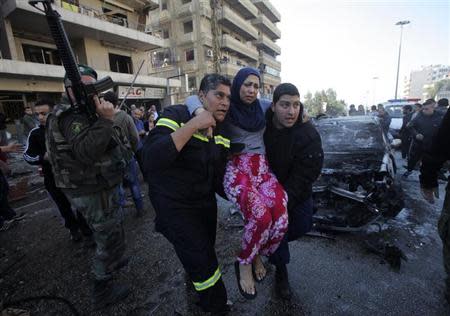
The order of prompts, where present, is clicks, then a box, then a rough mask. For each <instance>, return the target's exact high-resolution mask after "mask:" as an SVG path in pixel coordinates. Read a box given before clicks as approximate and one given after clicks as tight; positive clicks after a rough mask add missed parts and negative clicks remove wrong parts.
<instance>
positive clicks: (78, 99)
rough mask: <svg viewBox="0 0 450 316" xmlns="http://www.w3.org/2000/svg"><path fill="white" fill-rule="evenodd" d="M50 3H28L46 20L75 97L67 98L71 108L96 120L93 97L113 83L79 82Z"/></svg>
mask: <svg viewBox="0 0 450 316" xmlns="http://www.w3.org/2000/svg"><path fill="white" fill-rule="evenodd" d="M52 2H53V0H30V1H28V3H29V4H30V5H32V6H33V7H35V8H36V9H37V10H39V11H41V12H43V13H44V14H45V17H46V18H47V22H48V26H49V28H50V33H51V35H52V37H53V40H54V41H55V44H56V47H57V48H58V53H59V57H60V59H61V61H62V63H63V66H64V69H65V70H66V75H67V78H68V79H69V80H70V87H71V89H72V91H73V94H74V97H75V101H73V100H71V98H69V100H70V102H71V105H72V107H74V109H75V110H76V111H80V112H84V113H86V114H87V115H88V117H89V119H90V120H96V118H97V115H96V107H95V103H94V100H93V96H94V95H97V94H98V93H99V92H102V91H105V90H108V89H111V88H112V87H113V86H114V82H113V81H112V79H111V77H109V76H108V77H105V78H102V79H101V80H97V81H96V82H95V83H91V84H84V83H83V82H82V81H81V74H80V70H79V69H78V64H77V62H76V60H75V55H74V53H73V50H72V47H71V46H70V43H69V39H68V38H67V34H66V31H65V30H64V26H63V24H62V21H61V16H60V15H59V13H58V12H57V11H56V10H54V9H53V8H52ZM39 3H41V4H42V5H43V7H44V9H43V10H42V9H41V8H39V7H38V4H39ZM65 85H66V87H67V86H68V84H67V82H65Z"/></svg>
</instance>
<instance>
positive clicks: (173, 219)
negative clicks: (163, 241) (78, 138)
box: [142, 74, 231, 314]
mask: <svg viewBox="0 0 450 316" xmlns="http://www.w3.org/2000/svg"><path fill="white" fill-rule="evenodd" d="M230 86H231V83H230V81H229V79H227V78H225V77H223V76H221V75H218V74H208V75H206V76H205V77H204V78H203V79H202V81H201V83H200V89H199V98H200V100H201V102H202V104H203V107H204V109H205V110H206V111H203V112H201V113H199V114H198V115H195V116H191V115H190V114H189V111H188V109H187V107H186V106H185V105H174V106H170V107H167V108H165V110H164V112H163V113H162V115H161V116H160V117H159V119H158V121H157V123H156V127H155V128H154V129H152V130H151V131H150V133H149V135H148V137H147V138H146V140H145V142H144V146H143V149H142V155H143V158H144V159H143V162H144V176H145V178H146V181H147V183H148V186H149V196H150V200H151V202H152V204H153V207H154V209H155V212H156V218H155V227H156V230H157V231H159V232H160V233H162V234H163V235H164V236H165V237H166V238H167V239H168V240H169V242H171V243H172V245H173V247H174V249H175V252H176V254H177V256H178V258H179V259H180V261H181V263H182V264H183V267H184V269H185V271H186V272H187V274H188V276H189V277H190V279H191V281H192V282H193V285H194V288H195V290H196V292H197V293H198V295H199V297H200V306H201V307H202V309H203V310H204V311H207V312H212V313H213V314H225V313H226V312H227V311H228V310H229V307H228V306H227V292H226V289H225V285H224V283H223V281H222V276H221V272H220V269H219V265H218V261H217V257H216V252H215V249H214V245H215V239H216V224H217V201H216V197H215V188H216V191H219V192H220V193H221V194H222V195H223V188H222V179H223V173H224V171H225V163H226V156H227V154H228V150H229V147H230V141H229V139H228V138H226V137H225V136H224V135H223V134H222V131H221V122H223V120H224V119H225V115H226V114H227V111H228V109H229V106H230ZM210 127H215V128H214V131H213V136H212V138H208V137H206V136H204V134H203V133H200V132H199V131H202V130H207V129H208V128H210ZM155 153H157V154H155Z"/></svg>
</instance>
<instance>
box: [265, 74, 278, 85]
mask: <svg viewBox="0 0 450 316" xmlns="http://www.w3.org/2000/svg"><path fill="white" fill-rule="evenodd" d="M261 79H262V80H261V81H262V82H263V83H264V84H265V85H272V86H277V85H279V84H280V83H281V78H280V77H277V76H274V75H271V74H268V73H263V74H262V75H261Z"/></svg>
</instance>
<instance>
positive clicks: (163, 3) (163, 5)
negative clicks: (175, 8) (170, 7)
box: [161, 1, 167, 10]
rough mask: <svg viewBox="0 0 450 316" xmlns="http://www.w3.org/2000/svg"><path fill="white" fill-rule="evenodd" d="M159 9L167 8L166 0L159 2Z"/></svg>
mask: <svg viewBox="0 0 450 316" xmlns="http://www.w3.org/2000/svg"><path fill="white" fill-rule="evenodd" d="M161 10H167V2H166V1H163V2H161Z"/></svg>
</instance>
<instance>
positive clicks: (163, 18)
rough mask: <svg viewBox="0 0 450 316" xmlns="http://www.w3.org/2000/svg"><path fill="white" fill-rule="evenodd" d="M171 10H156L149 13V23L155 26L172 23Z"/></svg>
mask: <svg viewBox="0 0 450 316" xmlns="http://www.w3.org/2000/svg"><path fill="white" fill-rule="evenodd" d="M170 20H171V18H170V12H169V10H162V11H160V10H154V11H151V12H149V14H148V24H150V25H152V26H153V27H160V26H161V25H164V24H168V23H170Z"/></svg>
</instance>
